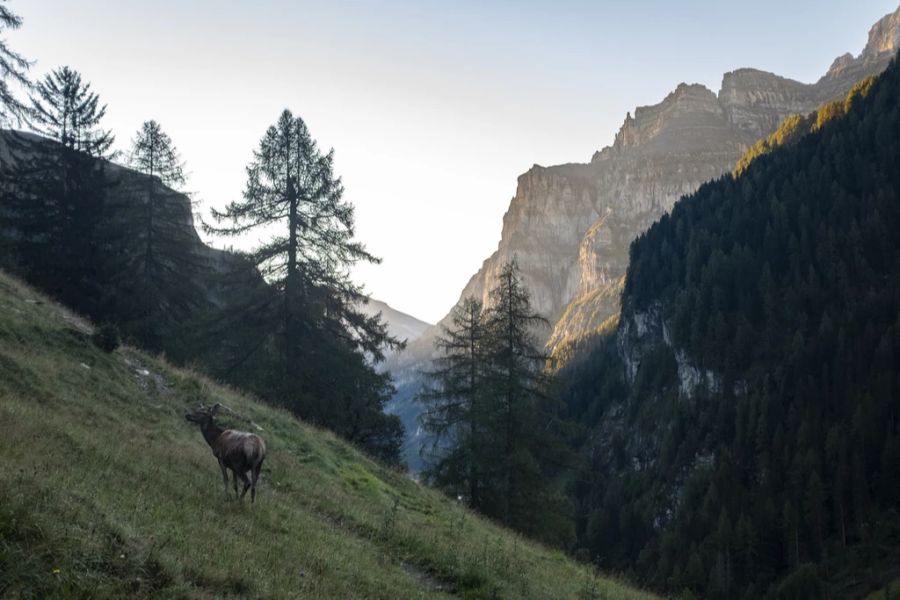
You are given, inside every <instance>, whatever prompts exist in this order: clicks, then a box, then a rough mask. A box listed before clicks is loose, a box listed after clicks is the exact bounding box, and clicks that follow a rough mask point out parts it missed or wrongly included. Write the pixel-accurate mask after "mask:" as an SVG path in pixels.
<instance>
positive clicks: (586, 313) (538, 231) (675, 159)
mask: <svg viewBox="0 0 900 600" xmlns="http://www.w3.org/2000/svg"><path fill="white" fill-rule="evenodd" d="M898 46H900V8H898V9H897V11H896V12H894V13H893V14H891V15H888V16H886V17H884V18H883V19H881V20H880V21H879V22H878V23H876V24H875V25H874V26H873V27H872V29H871V31H870V32H869V40H868V43H867V45H866V47H865V48H864V50H863V51H862V53H861V54H860V55H859V56H856V57H854V56H851V55H849V54H847V55H844V56H843V57H840V58H838V59H837V60H836V61H835V62H834V64H833V65H832V67H831V68H830V69H829V70H828V72H827V73H826V74H825V75H824V76H823V77H822V78H821V79H819V81H817V82H815V83H811V84H807V83H801V82H798V81H793V80H791V79H787V78H784V77H780V76H778V75H775V74H772V73H767V72H765V71H759V70H756V69H739V70H736V71H732V72H730V73H726V74H725V75H724V76H723V79H722V85H721V88H720V90H719V91H718V93H715V92H713V91H712V90H709V89H707V88H706V87H704V86H702V85H697V84H692V85H689V84H681V85H679V86H678V87H677V88H676V89H675V90H674V91H673V92H671V93H670V94H669V95H668V96H666V97H665V98H664V99H663V100H662V102H660V103H659V104H655V105H653V106H642V107H638V108H637V109H636V110H635V111H634V115H633V116H632V115H631V114H628V115H627V116H626V117H625V121H624V123H623V124H622V126H621V128H620V129H619V132H618V133H617V134H616V136H615V139H614V141H613V143H612V145H610V146H607V147H605V148H603V149H602V150H600V151H598V152H596V153H595V154H594V156H593V157H592V159H591V161H590V162H589V163H586V164H566V165H559V166H553V167H542V166H539V165H535V166H533V167H532V168H531V169H530V170H529V171H528V172H527V173H525V174H523V175H521V176H520V177H519V180H518V186H517V188H516V194H515V196H513V198H512V200H511V201H510V206H509V209H508V210H507V212H506V214H505V215H504V217H503V228H502V232H501V237H500V243H499V244H498V247H497V250H496V251H495V252H494V253H493V254H492V255H491V256H490V257H489V258H488V259H487V260H485V261H484V264H483V265H482V267H481V269H480V270H479V271H478V273H476V274H475V275H474V276H473V277H472V278H471V279H470V280H469V282H468V284H467V285H466V286H465V288H464V289H463V291H462V293H461V294H460V301H461V300H462V299H463V298H465V297H467V296H475V297H476V298H479V299H481V300H482V301H483V302H485V303H488V302H489V292H490V289H491V288H492V287H493V285H494V284H495V282H496V281H497V274H498V273H499V271H500V269H501V268H502V266H503V264H504V263H505V262H507V261H508V260H510V259H513V258H515V259H516V260H517V261H518V263H519V266H520V267H521V271H522V276H523V279H524V281H525V284H526V285H527V287H528V288H529V289H530V290H531V293H532V297H533V302H534V306H535V308H536V309H537V311H538V312H540V313H542V314H543V315H544V316H545V317H547V318H548V319H549V320H550V321H551V322H552V323H555V325H554V327H553V330H552V331H550V332H548V337H547V339H548V340H549V342H550V343H549V350H551V351H555V350H558V349H559V347H560V346H561V345H562V344H563V343H565V344H570V343H572V342H573V341H577V340H578V339H579V338H580V337H583V336H584V335H585V334H590V333H591V332H593V331H595V330H596V329H597V328H598V327H600V326H601V324H602V323H603V322H604V321H605V320H606V319H608V318H609V317H611V316H612V315H614V314H616V313H617V312H618V293H617V291H616V286H620V285H621V278H622V277H623V276H624V274H625V269H626V266H627V264H628V249H629V246H630V243H631V241H632V240H633V239H634V238H635V237H636V236H637V235H639V234H640V233H641V232H642V231H644V230H645V229H646V228H647V227H648V226H649V225H650V224H651V223H653V222H654V221H655V220H656V219H658V218H659V217H660V216H661V215H662V214H663V213H665V212H666V211H668V210H669V209H670V208H671V207H672V205H673V204H674V202H675V201H676V200H677V199H678V198H679V197H681V196H682V195H684V194H688V193H691V192H693V191H695V190H696V189H697V188H698V187H699V186H700V185H701V184H702V183H703V182H705V181H709V180H711V179H715V178H717V177H720V176H721V175H723V174H725V173H727V172H728V171H729V170H730V169H731V168H732V167H733V166H734V164H735V162H736V161H737V160H738V159H739V158H740V156H741V154H742V153H743V152H744V151H745V150H746V149H747V148H748V147H749V146H750V145H751V144H752V143H753V142H754V141H755V140H757V139H758V138H760V137H762V136H765V135H768V134H769V133H771V132H772V131H774V129H775V128H776V127H777V125H778V123H779V122H780V121H781V120H782V119H783V118H784V117H786V116H788V115H791V114H797V113H806V112H809V111H812V110H813V109H815V108H816V107H817V106H819V105H820V104H822V103H823V102H825V101H828V100H830V99H833V98H836V97H839V96H842V95H844V94H846V93H847V91H848V90H849V89H850V88H851V87H852V86H853V84H854V83H855V82H856V81H858V80H859V79H861V78H862V77H864V76H867V75H871V74H874V73H878V72H880V71H882V70H883V69H884V68H885V67H886V66H887V64H888V63H889V61H890V59H891V58H892V57H893V56H894V54H895V53H896V50H897V48H898ZM446 321H447V320H446V318H445V319H444V320H442V321H441V323H439V324H438V325H437V326H436V327H435V328H432V329H431V330H429V331H427V332H425V334H424V335H423V336H422V337H420V338H419V340H418V341H417V342H416V343H414V344H411V345H410V347H409V349H408V350H407V351H406V352H405V353H404V354H403V355H401V356H399V357H395V358H394V359H393V360H392V361H391V362H390V364H389V365H388V368H391V369H392V370H393V371H394V372H395V374H397V375H399V378H400V379H401V380H403V381H409V382H410V385H414V381H413V380H414V379H415V377H414V372H415V371H416V369H417V368H418V366H419V365H422V364H424V363H425V362H427V360H428V359H429V358H430V357H431V354H432V352H433V350H432V347H431V342H432V341H433V339H434V335H435V333H436V332H437V331H438V329H437V327H439V326H440V325H441V324H443V323H446ZM401 396H403V398H404V400H402V401H403V402H405V401H408V399H409V397H410V394H409V393H406V394H401ZM404 411H405V412H413V413H414V412H415V411H409V410H408V407H404ZM407 427H408V429H410V430H413V431H414V430H415V422H408V423H407Z"/></svg>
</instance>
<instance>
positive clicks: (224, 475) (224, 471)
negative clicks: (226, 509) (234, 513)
mask: <svg viewBox="0 0 900 600" xmlns="http://www.w3.org/2000/svg"><path fill="white" fill-rule="evenodd" d="M219 468H220V469H222V479H223V481H224V482H225V496H226V497H227V496H228V468H227V467H226V466H225V463H223V462H222V461H221V460H220V461H219Z"/></svg>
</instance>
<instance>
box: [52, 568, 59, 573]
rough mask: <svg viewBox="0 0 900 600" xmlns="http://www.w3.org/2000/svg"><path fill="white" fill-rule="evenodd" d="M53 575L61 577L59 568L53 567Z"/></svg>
mask: <svg viewBox="0 0 900 600" xmlns="http://www.w3.org/2000/svg"><path fill="white" fill-rule="evenodd" d="M53 574H54V575H59V567H53Z"/></svg>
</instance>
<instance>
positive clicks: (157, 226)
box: [109, 121, 207, 351]
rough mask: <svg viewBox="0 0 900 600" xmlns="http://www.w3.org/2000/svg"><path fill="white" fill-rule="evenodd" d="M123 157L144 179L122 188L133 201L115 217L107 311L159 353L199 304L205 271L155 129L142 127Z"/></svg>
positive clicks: (166, 144) (178, 181)
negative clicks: (112, 285)
mask: <svg viewBox="0 0 900 600" xmlns="http://www.w3.org/2000/svg"><path fill="white" fill-rule="evenodd" d="M127 158H128V165H129V166H130V167H131V168H133V169H135V170H136V171H138V172H140V173H142V174H144V175H145V177H143V178H141V180H140V182H139V184H138V185H137V186H136V189H133V190H127V192H128V194H127V195H128V196H130V197H132V198H134V202H129V203H127V204H126V205H123V206H119V207H117V210H116V211H115V212H116V234H117V235H116V236H115V238H114V242H115V246H116V251H115V252H114V253H113V260H114V271H115V282H116V287H117V290H118V291H117V293H116V295H115V298H112V299H111V306H110V307H109V310H110V311H112V312H114V313H115V314H116V315H118V320H119V322H120V326H121V328H122V329H123V330H124V331H125V332H126V333H127V334H129V335H132V336H134V337H135V338H137V340H138V341H139V342H140V343H141V344H142V345H143V346H145V347H148V348H150V349H152V350H160V349H162V341H163V337H166V336H168V337H169V338H170V340H171V339H181V338H182V337H183V333H184V332H183V328H184V324H185V322H186V321H188V319H189V318H190V317H191V315H192V314H194V313H196V312H197V311H198V310H199V309H200V308H201V307H202V306H204V305H205V304H206V302H207V297H206V289H205V288H206V286H205V283H206V274H205V270H206V267H207V265H206V261H205V260H204V257H203V256H201V255H199V254H198V253H197V248H198V245H197V243H196V233H195V230H194V224H193V218H192V214H191V204H190V200H189V199H188V198H187V197H186V196H185V195H184V194H182V193H178V192H177V190H178V189H179V188H180V187H181V186H183V185H184V183H185V175H184V163H183V162H182V160H181V158H180V157H179V155H178V151H177V150H176V148H175V146H174V144H173V143H172V140H171V138H170V137H169V136H168V135H167V134H166V133H165V132H164V131H163V130H162V128H161V127H160V125H159V123H157V122H156V121H146V122H145V123H144V124H143V125H142V126H141V129H140V130H139V131H138V132H137V134H136V136H135V138H134V140H132V147H131V151H130V152H129V154H128V157H127ZM168 346H169V350H170V351H171V349H172V344H171V342H170V343H169V344H168Z"/></svg>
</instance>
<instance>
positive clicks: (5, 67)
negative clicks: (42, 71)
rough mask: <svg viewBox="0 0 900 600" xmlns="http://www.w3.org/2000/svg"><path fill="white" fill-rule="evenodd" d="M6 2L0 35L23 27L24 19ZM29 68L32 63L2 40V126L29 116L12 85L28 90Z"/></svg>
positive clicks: (0, 16)
mask: <svg viewBox="0 0 900 600" xmlns="http://www.w3.org/2000/svg"><path fill="white" fill-rule="evenodd" d="M5 2H6V0H0V33H3V31H4V30H9V29H18V28H19V27H21V26H22V19H21V18H20V17H19V16H18V15H16V14H15V13H13V12H12V11H11V10H9V9H8V8H7V7H6V6H4V3H5ZM29 67H30V63H29V62H28V61H27V60H25V58H24V57H23V56H22V55H20V54H18V53H17V52H15V51H13V50H12V49H11V48H10V47H9V46H8V45H7V43H6V40H4V39H2V38H0V125H3V124H6V123H9V122H11V121H16V120H18V121H21V120H22V118H23V117H24V116H25V115H26V114H27V112H28V107H27V106H26V105H25V104H24V103H23V102H22V101H21V100H19V99H18V98H17V97H16V95H15V93H14V92H13V89H12V87H11V84H12V85H18V86H20V87H22V88H25V89H28V88H29V87H30V86H31V82H30V81H29V80H28V75H27V72H28V68H29Z"/></svg>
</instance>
